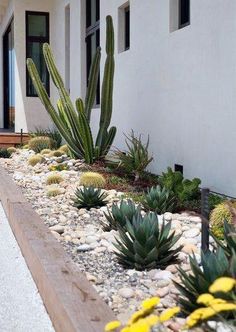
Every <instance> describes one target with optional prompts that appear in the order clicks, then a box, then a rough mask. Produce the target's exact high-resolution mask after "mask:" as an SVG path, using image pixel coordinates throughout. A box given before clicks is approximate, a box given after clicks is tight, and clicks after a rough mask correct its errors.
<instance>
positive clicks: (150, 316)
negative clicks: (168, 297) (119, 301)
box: [105, 297, 180, 332]
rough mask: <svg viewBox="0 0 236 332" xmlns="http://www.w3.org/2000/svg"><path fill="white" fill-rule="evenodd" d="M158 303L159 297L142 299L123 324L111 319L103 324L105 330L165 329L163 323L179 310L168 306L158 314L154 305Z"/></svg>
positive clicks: (124, 331)
mask: <svg viewBox="0 0 236 332" xmlns="http://www.w3.org/2000/svg"><path fill="white" fill-rule="evenodd" d="M159 303H160V298H159V297H152V298H150V299H146V300H144V301H143V302H142V304H141V309H140V310H138V311H136V312H135V313H134V314H133V315H132V316H131V317H130V319H129V320H128V323H127V324H126V325H125V326H122V324H121V322H120V321H112V322H110V323H108V324H107V325H106V326H105V332H151V331H152V330H153V327H156V328H157V329H158V331H165V326H164V325H163V323H165V322H167V321H169V320H170V319H172V318H174V317H175V316H176V315H177V314H178V313H179V312H180V308H179V307H174V308H169V309H166V310H165V311H163V312H162V313H161V314H158V313H157V312H156V307H157V305H158V304H159Z"/></svg>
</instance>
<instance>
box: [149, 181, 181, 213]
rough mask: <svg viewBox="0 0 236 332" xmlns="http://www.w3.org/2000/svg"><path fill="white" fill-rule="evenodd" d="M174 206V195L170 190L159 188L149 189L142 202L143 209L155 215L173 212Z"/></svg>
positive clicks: (175, 203)
mask: <svg viewBox="0 0 236 332" xmlns="http://www.w3.org/2000/svg"><path fill="white" fill-rule="evenodd" d="M176 205H177V202H176V197H175V195H174V194H173V193H172V192H171V191H170V190H168V189H166V188H165V187H164V188H161V187H160V186H156V187H152V188H151V189H149V190H148V192H147V194H146V195H145V196H144V200H143V206H144V208H145V209H146V210H149V211H154V212H156V213H157V214H163V213H165V212H173V211H174V210H175V208H176Z"/></svg>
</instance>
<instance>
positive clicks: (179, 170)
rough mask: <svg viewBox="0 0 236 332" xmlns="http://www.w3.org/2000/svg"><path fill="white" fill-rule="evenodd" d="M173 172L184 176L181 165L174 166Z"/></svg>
mask: <svg viewBox="0 0 236 332" xmlns="http://www.w3.org/2000/svg"><path fill="white" fill-rule="evenodd" d="M175 172H180V173H181V174H184V167H183V165H179V164H175Z"/></svg>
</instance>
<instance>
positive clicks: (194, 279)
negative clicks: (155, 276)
mask: <svg viewBox="0 0 236 332" xmlns="http://www.w3.org/2000/svg"><path fill="white" fill-rule="evenodd" d="M189 259H190V267H191V272H190V273H187V272H185V271H184V270H183V269H182V268H180V267H179V268H178V271H179V277H180V280H181V283H177V282H175V281H174V284H175V286H176V288H177V289H178V290H179V291H180V293H181V296H180V297H179V299H178V303H179V305H180V306H181V307H182V310H183V312H184V313H185V314H190V313H191V312H193V311H194V310H195V309H197V308H199V307H200V306H201V304H198V303H197V298H198V296H199V295H200V294H204V293H208V289H209V287H210V285H211V284H212V283H213V282H214V281H215V280H216V279H218V278H220V277H228V276H229V277H232V276H233V268H234V266H236V256H235V255H233V256H232V257H231V258H230V259H229V258H228V257H227V256H226V255H225V253H224V251H223V249H222V248H218V249H217V251H216V252H215V253H214V252H210V251H209V252H207V253H202V254H201V261H202V266H201V267H200V266H199V263H198V261H197V259H196V257H195V255H193V257H191V256H190V257H189Z"/></svg>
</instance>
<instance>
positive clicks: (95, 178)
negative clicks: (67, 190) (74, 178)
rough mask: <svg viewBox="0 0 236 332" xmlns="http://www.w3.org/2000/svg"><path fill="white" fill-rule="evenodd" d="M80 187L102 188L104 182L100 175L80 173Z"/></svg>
mask: <svg viewBox="0 0 236 332" xmlns="http://www.w3.org/2000/svg"><path fill="white" fill-rule="evenodd" d="M79 184H80V186H84V187H95V188H104V186H105V184H106V180H105V178H104V176H103V175H102V174H99V173H96V172H84V173H82V175H81V177H80V181H79Z"/></svg>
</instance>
